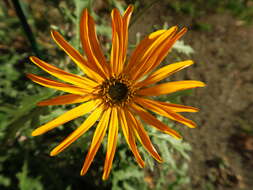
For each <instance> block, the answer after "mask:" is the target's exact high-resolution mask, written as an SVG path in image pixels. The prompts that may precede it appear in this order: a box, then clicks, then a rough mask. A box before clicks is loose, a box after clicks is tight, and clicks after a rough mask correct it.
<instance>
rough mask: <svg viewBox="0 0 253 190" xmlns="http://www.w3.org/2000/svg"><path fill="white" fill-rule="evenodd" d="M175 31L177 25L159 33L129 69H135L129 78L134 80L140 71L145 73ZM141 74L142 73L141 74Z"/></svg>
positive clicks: (140, 73)
mask: <svg viewBox="0 0 253 190" xmlns="http://www.w3.org/2000/svg"><path fill="white" fill-rule="evenodd" d="M176 31H177V27H176V26H174V27H171V28H170V29H169V30H166V31H165V32H164V33H163V34H162V35H160V36H159V37H158V38H157V39H156V40H155V41H154V42H153V43H152V44H150V46H149V47H148V48H147V49H146V50H144V51H143V53H141V56H140V58H139V60H137V62H136V64H135V67H133V68H131V69H132V70H131V71H135V72H134V73H132V74H131V73H130V74H131V78H132V79H133V80H136V79H138V78H139V76H140V75H142V73H147V71H146V70H147V69H148V68H150V67H151V66H152V64H154V61H155V60H156V59H157V56H158V55H159V52H160V51H161V49H162V48H165V43H166V42H168V41H171V39H173V36H174V34H175V33H176ZM142 76H143V75H142Z"/></svg>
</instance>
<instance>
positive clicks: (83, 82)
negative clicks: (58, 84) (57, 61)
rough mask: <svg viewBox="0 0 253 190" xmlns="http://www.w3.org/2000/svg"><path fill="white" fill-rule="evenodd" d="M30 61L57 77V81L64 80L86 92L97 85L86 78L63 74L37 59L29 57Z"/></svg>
mask: <svg viewBox="0 0 253 190" xmlns="http://www.w3.org/2000/svg"><path fill="white" fill-rule="evenodd" d="M30 60H31V61H32V62H33V63H34V64H36V65H37V66H39V67H40V68H42V69H43V70H44V71H46V72H48V73H49V74H51V75H53V76H55V77H57V78H58V79H61V80H64V81H66V82H69V83H72V84H74V85H76V86H78V87H82V88H86V89H87V90H88V89H90V90H92V88H94V87H96V86H97V85H98V84H97V83H96V82H94V81H93V80H90V79H88V78H86V77H81V76H78V75H74V74H71V73H68V72H65V71H63V70H61V69H59V68H57V67H55V66H53V65H50V64H48V63H46V62H44V61H42V60H40V59H39V58H37V57H34V56H31V57H30Z"/></svg>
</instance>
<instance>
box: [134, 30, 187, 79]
mask: <svg viewBox="0 0 253 190" xmlns="http://www.w3.org/2000/svg"><path fill="white" fill-rule="evenodd" d="M186 32H187V28H183V29H182V30H180V31H179V32H178V33H176V34H175V35H174V36H173V37H172V38H171V39H167V40H166V41H165V42H164V43H163V44H162V45H161V47H160V48H159V49H158V50H157V51H156V52H155V53H154V55H153V57H152V59H151V60H150V61H149V63H148V64H147V67H146V68H145V70H144V71H145V72H140V74H139V75H138V77H137V78H136V79H139V78H141V77H142V76H144V75H145V74H146V73H149V72H150V71H152V70H154V69H155V68H156V67H157V66H158V65H159V64H160V63H161V62H162V61H163V59H164V58H165V57H166V56H167V54H168V53H169V51H170V49H171V47H172V46H173V45H174V44H175V43H176V41H177V40H178V39H179V38H181V37H182V36H183V35H184V34H185V33H186Z"/></svg>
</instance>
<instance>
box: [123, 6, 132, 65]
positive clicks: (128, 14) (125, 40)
mask: <svg viewBox="0 0 253 190" xmlns="http://www.w3.org/2000/svg"><path fill="white" fill-rule="evenodd" d="M133 10H134V6H133V5H129V6H128V7H127V9H126V11H125V13H124V15H123V17H122V21H123V37H122V38H123V55H122V63H123V64H124V63H125V59H126V53H127V48H128V26H129V22H130V19H131V16H132V13H133Z"/></svg>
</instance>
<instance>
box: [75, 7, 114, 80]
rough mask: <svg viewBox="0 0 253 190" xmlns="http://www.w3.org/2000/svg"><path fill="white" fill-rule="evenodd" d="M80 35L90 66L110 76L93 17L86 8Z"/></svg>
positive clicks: (81, 22) (105, 75)
mask: <svg viewBox="0 0 253 190" xmlns="http://www.w3.org/2000/svg"><path fill="white" fill-rule="evenodd" d="M80 37H81V42H82V46H83V49H84V52H85V53H86V56H87V59H88V64H89V66H90V68H96V71H97V72H98V73H100V74H101V75H102V76H103V77H104V78H106V77H109V69H108V68H109V67H108V65H107V63H106V59H105V56H104V54H103V53H102V50H101V47H100V45H99V43H98V39H97V35H96V28H95V23H94V20H93V18H92V17H91V16H90V15H89V13H88V10H87V9H84V11H83V12H82V16H81V19H80Z"/></svg>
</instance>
